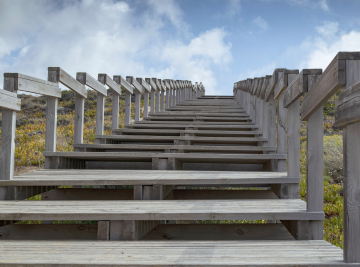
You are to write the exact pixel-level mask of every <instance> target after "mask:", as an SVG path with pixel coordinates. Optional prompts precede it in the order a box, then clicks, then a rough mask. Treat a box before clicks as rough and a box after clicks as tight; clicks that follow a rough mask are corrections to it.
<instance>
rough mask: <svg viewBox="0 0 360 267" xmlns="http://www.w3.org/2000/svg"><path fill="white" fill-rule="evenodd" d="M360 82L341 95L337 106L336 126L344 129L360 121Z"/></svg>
mask: <svg viewBox="0 0 360 267" xmlns="http://www.w3.org/2000/svg"><path fill="white" fill-rule="evenodd" d="M359 106H360V82H359V83H357V84H354V85H353V86H351V87H349V88H348V89H346V90H345V91H343V92H341V94H340V95H339V101H338V102H337V103H336V106H335V125H334V126H336V127H344V126H346V125H348V124H352V123H357V122H359V121H360V108H359Z"/></svg>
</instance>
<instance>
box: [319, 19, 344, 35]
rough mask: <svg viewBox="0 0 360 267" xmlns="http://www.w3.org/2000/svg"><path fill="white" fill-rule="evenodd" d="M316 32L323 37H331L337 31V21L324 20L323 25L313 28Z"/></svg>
mask: <svg viewBox="0 0 360 267" xmlns="http://www.w3.org/2000/svg"><path fill="white" fill-rule="evenodd" d="M315 29H316V30H317V32H318V33H320V34H321V35H323V36H324V37H331V36H333V35H334V34H336V33H337V32H338V31H339V23H338V22H332V21H325V22H324V24H323V25H321V26H318V27H316V28H315Z"/></svg>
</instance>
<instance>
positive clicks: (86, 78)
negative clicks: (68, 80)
mask: <svg viewBox="0 0 360 267" xmlns="http://www.w3.org/2000/svg"><path fill="white" fill-rule="evenodd" d="M76 80H78V81H79V82H80V83H81V84H83V85H86V86H89V87H90V88H92V89H94V90H95V91H96V92H98V93H100V94H102V95H103V96H107V90H106V88H105V86H104V85H103V84H101V83H100V82H99V81H97V80H96V79H94V78H93V77H91V76H90V75H89V74H88V73H86V72H77V73H76Z"/></svg>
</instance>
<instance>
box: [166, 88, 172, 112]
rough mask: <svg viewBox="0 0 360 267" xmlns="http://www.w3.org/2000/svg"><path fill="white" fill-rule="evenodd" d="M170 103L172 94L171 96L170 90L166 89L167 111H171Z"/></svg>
mask: <svg viewBox="0 0 360 267" xmlns="http://www.w3.org/2000/svg"><path fill="white" fill-rule="evenodd" d="M170 102H171V94H170V89H169V88H166V106H165V108H166V109H169V107H170Z"/></svg>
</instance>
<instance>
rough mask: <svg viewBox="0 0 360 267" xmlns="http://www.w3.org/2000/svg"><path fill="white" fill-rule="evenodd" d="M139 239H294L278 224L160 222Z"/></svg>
mask: <svg viewBox="0 0 360 267" xmlns="http://www.w3.org/2000/svg"><path fill="white" fill-rule="evenodd" d="M141 240H163V241H165V240H176V241H179V240H294V238H293V237H292V236H291V235H290V234H289V232H288V231H287V230H286V228H285V227H284V226H283V225H282V224H280V223H277V224H160V225H158V226H156V227H155V228H154V229H153V230H152V231H151V232H149V233H148V234H146V235H145V236H144V237H143V238H141Z"/></svg>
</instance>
